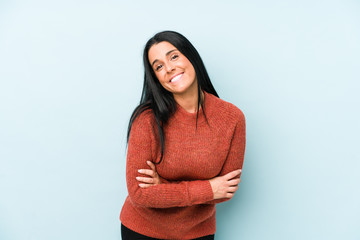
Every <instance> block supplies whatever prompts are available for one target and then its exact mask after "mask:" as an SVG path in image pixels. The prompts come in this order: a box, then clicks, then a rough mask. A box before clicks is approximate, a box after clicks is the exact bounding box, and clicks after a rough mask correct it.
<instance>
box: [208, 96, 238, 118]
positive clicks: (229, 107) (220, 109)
mask: <svg viewBox="0 0 360 240" xmlns="http://www.w3.org/2000/svg"><path fill="white" fill-rule="evenodd" d="M207 96H208V98H209V100H210V103H211V105H212V106H211V111H212V113H213V114H215V115H217V116H219V117H221V118H225V119H228V120H233V121H239V120H245V115H244V113H243V111H242V110H241V109H240V108H239V107H237V106H236V105H235V104H233V103H230V102H228V101H225V100H223V99H220V98H218V97H216V96H214V95H212V94H210V93H208V94H207Z"/></svg>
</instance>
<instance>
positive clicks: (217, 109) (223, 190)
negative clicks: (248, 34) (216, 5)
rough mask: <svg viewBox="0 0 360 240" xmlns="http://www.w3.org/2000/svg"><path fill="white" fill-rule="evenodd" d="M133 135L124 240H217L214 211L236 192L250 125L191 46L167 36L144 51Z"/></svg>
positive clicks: (182, 39) (131, 124) (152, 41)
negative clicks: (214, 82) (224, 96)
mask: <svg viewBox="0 0 360 240" xmlns="http://www.w3.org/2000/svg"><path fill="white" fill-rule="evenodd" d="M143 61H144V66H145V76H144V87H143V91H142V96H141V102H140V105H139V106H138V107H137V108H136V109H135V110H134V112H133V114H132V116H131V118H130V122H129V127H128V151H127V160H126V181H127V188H128V193H129V195H128V197H127V198H126V200H125V203H124V205H123V207H122V210H121V214H120V220H121V223H122V224H121V233H122V239H123V240H128V239H131V240H136V239H204V240H205V239H214V235H215V230H216V220H215V212H216V211H215V204H216V203H220V202H224V201H227V200H230V199H231V198H232V197H233V196H234V194H235V192H236V191H237V189H238V184H239V183H240V175H241V169H242V165H243V160H244V152H245V117H244V114H243V113H242V111H241V110H240V109H238V108H237V107H236V106H234V105H233V104H231V103H228V102H225V101H223V100H221V99H220V98H219V97H218V95H217V93H216V91H215V89H214V87H213V85H212V84H211V81H210V78H209V76H208V74H207V71H206V69H205V66H204V64H203V62H202V60H201V58H200V56H199V54H198V52H197V51H196V49H195V48H194V47H193V45H192V44H191V43H190V42H189V41H188V40H187V39H186V38H185V37H184V36H183V35H181V34H179V33H177V32H173V31H164V32H160V33H158V34H156V35H155V36H154V37H152V38H151V39H150V40H149V41H148V42H147V44H146V45H145V49H144V55H143Z"/></svg>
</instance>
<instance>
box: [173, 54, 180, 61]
mask: <svg viewBox="0 0 360 240" xmlns="http://www.w3.org/2000/svg"><path fill="white" fill-rule="evenodd" d="M178 57H179V55H177V54H174V55H172V56H171V59H172V60H174V59H177V58H178Z"/></svg>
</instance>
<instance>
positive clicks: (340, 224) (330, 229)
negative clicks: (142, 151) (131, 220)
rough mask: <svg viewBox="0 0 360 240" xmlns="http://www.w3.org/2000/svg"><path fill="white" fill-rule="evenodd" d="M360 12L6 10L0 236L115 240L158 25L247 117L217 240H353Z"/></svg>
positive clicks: (283, 8)
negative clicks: (235, 181) (130, 126)
mask: <svg viewBox="0 0 360 240" xmlns="http://www.w3.org/2000/svg"><path fill="white" fill-rule="evenodd" d="M359 13H360V2H359V1H355V0H353V1H351V0H342V1H340V0H330V1H319V0H311V1H310V0H305V1H295V0H288V1H279V0H274V1H261V0H255V1H254V0H251V1H250V0H246V1H245V0H244V1H222V2H220V1H211V0H206V1H193V0H192V1H188V0H185V1H178V2H176V3H172V2H171V1H145V0H143V1H131V2H130V1H123V2H122V1H111V0H107V1H91V0H90V1H76V0H75V1H74V0H72V1H70V0H65V1H38V0H34V1H7V0H2V1H1V2H0V239H1V240H25V239H26V240H28V239H34V240H48V239H52V240H58V239H59V240H60V239H61V240H62V239H70V240H72V239H74V240H77V239H87V240H92V239H94V240H95V239H96V240H97V239H113V240H115V239H120V222H119V219H118V217H119V213H120V210H121V207H122V204H123V202H124V200H125V197H126V195H127V190H126V183H125V158H126V140H125V137H126V128H127V123H128V119H129V117H130V114H131V112H132V110H133V109H134V107H135V106H136V105H137V103H138V102H139V100H140V93H141V89H142V80H143V66H142V61H141V55H142V49H143V46H144V44H145V42H146V41H147V39H148V38H150V37H151V36H152V35H153V34H154V33H156V32H158V31H162V30H167V29H171V30H175V31H178V32H180V33H182V34H184V35H185V36H186V37H187V38H189V40H190V41H191V42H192V43H193V44H194V46H195V47H196V48H197V49H198V51H199V53H200V55H201V56H202V58H203V60H204V62H205V65H206V67H207V69H208V71H209V74H210V77H211V79H212V81H213V84H214V86H215V88H216V89H217V91H218V93H219V95H220V97H221V98H223V99H224V100H227V101H229V102H232V103H234V104H235V105H237V106H238V107H239V108H240V109H242V110H243V112H244V114H245V116H246V120H247V148H246V155H245V163H244V169H243V175H242V182H241V184H240V188H239V190H238V192H237V194H236V195H235V197H234V198H233V199H232V200H231V201H230V202H227V203H222V204H219V205H217V233H216V239H217V240H221V239H222V240H225V239H226V240H227V239H250V240H252V239H360V206H359V205H360V191H359V183H360V174H359V170H360V163H359V160H360V154H359V151H358V150H359V133H360V131H359V130H360V129H359V122H360V113H359V103H360V97H359V90H360V84H359V70H360V45H359V43H360V14H359ZM154 221H156V219H154Z"/></svg>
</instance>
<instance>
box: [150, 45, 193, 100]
mask: <svg viewBox="0 0 360 240" xmlns="http://www.w3.org/2000/svg"><path fill="white" fill-rule="evenodd" d="M148 55H149V62H150V65H151V67H152V69H153V70H154V73H155V75H156V77H157V79H158V80H159V82H160V84H161V85H162V86H163V87H164V88H165V89H166V90H168V91H169V92H171V93H173V94H174V96H175V95H178V96H179V95H184V94H197V79H196V73H195V69H194V67H193V65H192V64H191V63H190V61H189V60H188V59H187V58H186V57H185V56H184V55H183V54H182V53H181V52H180V51H179V50H177V48H176V47H174V46H173V45H172V44H171V43H169V42H160V43H157V44H154V45H153V46H152V47H151V48H150V49H149V53H148Z"/></svg>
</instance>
